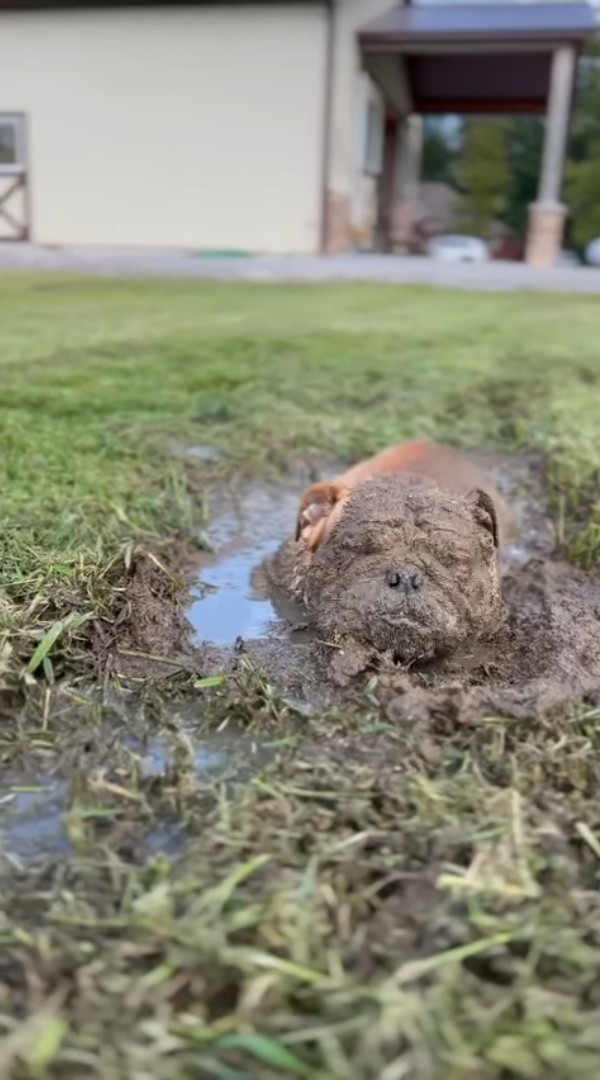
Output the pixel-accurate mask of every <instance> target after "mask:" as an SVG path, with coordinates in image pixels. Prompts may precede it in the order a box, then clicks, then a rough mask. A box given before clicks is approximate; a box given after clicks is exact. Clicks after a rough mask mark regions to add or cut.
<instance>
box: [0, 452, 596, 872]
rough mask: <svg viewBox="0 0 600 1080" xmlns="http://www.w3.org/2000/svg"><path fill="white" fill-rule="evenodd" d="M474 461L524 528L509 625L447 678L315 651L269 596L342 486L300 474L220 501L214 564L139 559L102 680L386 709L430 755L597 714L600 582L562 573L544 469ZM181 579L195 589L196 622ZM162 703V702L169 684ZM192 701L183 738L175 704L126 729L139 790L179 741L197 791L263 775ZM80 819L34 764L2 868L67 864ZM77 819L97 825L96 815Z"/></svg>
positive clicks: (178, 831)
mask: <svg viewBox="0 0 600 1080" xmlns="http://www.w3.org/2000/svg"><path fill="white" fill-rule="evenodd" d="M476 460H477V463H478V464H480V465H481V466H482V467H483V468H485V469H486V470H487V471H488V472H489V473H490V475H491V478H492V480H493V481H494V482H495V483H496V485H497V486H498V488H499V490H500V491H501V492H502V494H503V495H504V496H505V497H506V499H507V500H508V502H509V503H510V505H511V507H512V508H513V510H514V512H515V517H516V521H517V530H516V535H515V538H514V539H513V540H512V541H511V543H510V544H509V545H508V546H507V547H506V549H505V550H504V552H503V555H502V568H503V590H504V594H505V597H506V602H507V620H506V624H505V626H504V628H503V630H502V632H501V633H500V634H499V635H498V637H497V639H496V640H495V641H494V642H493V643H492V644H490V645H486V646H482V647H481V648H478V649H477V650H472V651H471V652H470V653H468V654H463V655H461V656H457V657H454V658H453V659H452V660H451V661H447V662H445V663H431V664H429V665H425V666H423V667H422V668H421V669H418V668H416V667H413V668H408V669H407V668H403V667H401V666H399V665H398V664H394V663H392V662H391V660H390V659H389V658H388V657H385V656H383V657H379V658H378V659H376V660H375V661H374V660H373V657H372V656H370V657H365V656H363V655H361V654H360V650H359V651H358V653H357V654H354V653H353V651H352V650H351V649H345V650H342V649H333V648H331V647H330V646H327V645H325V644H324V643H323V642H320V641H318V640H315V638H314V636H313V635H312V633H311V632H310V630H308V628H307V627H306V624H305V622H304V618H305V617H304V613H303V611H302V609H301V608H299V607H298V605H296V604H294V603H292V602H291V601H290V600H289V598H288V597H287V595H286V594H285V592H282V591H281V590H277V589H275V588H274V587H273V581H272V577H271V576H270V574H269V573H268V571H267V565H268V561H269V559H270V557H271V556H272V555H273V553H274V552H275V551H276V550H277V549H278V547H279V546H280V545H281V544H282V543H283V542H284V541H285V540H286V539H287V538H289V536H290V533H291V531H292V529H293V525H294V520H295V511H296V507H297V500H298V495H299V493H300V491H301V490H302V489H303V487H304V486H305V485H306V483H307V481H309V480H313V479H315V478H318V477H319V475H332V474H333V471H334V470H330V471H327V470H325V469H324V470H319V472H317V473H316V472H315V471H314V470H313V471H312V472H311V473H310V475H308V474H307V473H306V472H303V471H301V470H300V471H299V473H298V474H297V475H295V476H294V477H292V478H291V479H290V482H289V484H288V485H276V484H253V485H249V484H246V485H245V486H244V487H243V489H240V490H239V491H237V492H231V491H230V492H229V494H228V495H227V497H226V498H221V499H218V500H217V499H215V501H214V502H213V504H212V506H210V507H209V509H210V515H209V522H210V523H209V526H208V529H207V533H206V540H207V541H208V544H209V545H210V548H211V550H210V551H203V552H200V553H199V554H198V556H197V558H196V559H195V560H191V559H190V551H189V547H185V548H184V547H182V549H181V551H175V552H173V553H172V557H171V559H170V560H166V559H165V560H163V559H161V558H156V557H154V556H152V555H151V554H150V553H147V552H146V553H141V554H138V555H137V556H136V558H135V559H134V561H133V563H132V565H131V566H130V568H129V570H128V572H127V576H126V580H125V581H124V582H123V590H122V596H123V600H122V604H121V606H120V608H119V609H118V610H117V612H116V614H115V617H114V620H113V622H112V625H110V626H103V625H101V626H99V627H98V628H97V630H96V640H95V641H94V649H95V655H96V662H97V665H98V670H99V671H103V672H108V673H109V675H111V676H116V677H117V678H120V677H121V676H122V675H125V677H127V678H129V677H132V678H133V682H134V683H135V681H136V679H140V680H144V679H145V678H147V676H148V675H149V674H150V675H152V676H153V677H160V676H165V675H169V676H170V675H171V674H177V673H178V672H179V673H184V674H186V673H187V674H188V675H190V676H191V677H192V679H195V680H198V679H200V680H202V679H205V678H207V677H208V678H211V677H214V676H219V677H221V676H222V675H224V676H225V679H226V681H227V677H228V676H230V675H234V676H236V675H237V673H239V671H240V669H241V667H242V665H243V664H249V665H250V667H251V668H252V670H254V671H255V672H258V673H259V674H260V675H261V676H262V677H264V679H265V681H266V683H268V684H270V685H271V686H274V687H275V689H276V690H277V691H278V693H279V695H280V698H281V700H282V701H283V702H284V704H285V703H287V704H288V705H289V706H291V708H292V712H293V713H294V715H298V716H299V715H300V714H302V713H305V712H309V713H310V712H311V711H312V712H314V713H315V715H318V714H320V713H321V712H322V710H323V708H325V707H327V706H329V705H333V706H338V705H340V704H341V705H347V704H354V703H360V704H361V706H363V707H364V705H365V702H366V701H367V702H368V704H369V707H370V708H371V709H372V708H373V707H378V709H379V710H381V712H380V716H381V722H384V723H388V724H389V723H391V724H393V725H394V727H396V726H398V725H407V724H408V725H410V726H411V731H413V730H414V733H415V735H417V734H418V733H419V732H421V733H422V737H423V740H424V741H425V742H427V743H428V744H429V741H431V740H433V743H436V742H438V741H439V740H440V739H441V740H443V739H444V737H445V736H446V735H451V734H452V732H453V731H455V730H456V729H457V727H461V726H464V725H469V724H470V723H471V722H472V721H475V720H476V718H477V717H480V716H481V715H482V714H484V715H490V714H501V715H507V716H514V717H518V718H534V717H537V716H539V715H541V714H545V713H548V712H551V711H552V710H554V709H557V708H558V707H561V708H564V706H565V704H569V703H573V702H580V701H582V700H583V701H586V702H588V703H591V704H592V705H595V704H596V703H597V702H598V701H600V578H599V577H598V576H596V575H592V574H587V573H585V572H584V571H582V570H581V569H579V568H577V567H575V566H573V565H571V564H569V563H567V562H565V561H564V560H563V559H561V557H560V553H559V552H558V551H557V545H556V538H555V534H554V529H553V526H552V522H551V518H550V515H549V513H548V499H547V491H546V485H545V479H544V462H543V459H542V458H541V457H540V456H539V455H536V454H528V455H522V456H510V457H509V456H500V455H484V454H479V455H477V457H476ZM178 578H182V579H183V581H184V582H185V585H186V586H187V587H188V589H189V598H190V603H189V605H188V606H187V607H186V606H185V599H186V594H185V592H183V593H182V591H181V588H180V587H178V583H177V579H178ZM115 640H116V641H117V643H118V644H117V647H116V648H115ZM167 681H168V680H167ZM365 690H366V691H367V696H366V697H365ZM162 692H164V693H166V694H167V695H168V694H169V687H168V685H167V686H166V689H165V688H164V687H163V691H162ZM193 696H194V699H195V703H194V709H193V710H192V713H190V714H189V715H188V716H187V719H186V721H185V722H184V724H183V728H182V726H181V723H180V720H179V719H178V720H177V724H176V725H175V727H176V728H177V732H178V734H177V736H176V737H174V736H173V734H172V732H171V733H170V732H169V727H170V725H169V720H168V716H169V709H170V706H169V705H168V704H167V706H166V709H165V711H164V713H163V715H162V717H161V721H160V727H159V730H158V731H157V730H156V729H155V730H154V731H153V733H152V734H149V733H148V727H147V725H146V724H145V722H144V720H143V717H140V716H136V715H135V714H131V715H130V716H129V718H128V719H127V722H126V723H125V725H124V726H123V728H122V730H119V731H118V732H116V733H115V731H114V730H113V731H112V735H111V737H112V740H113V744H112V748H111V751H110V757H111V760H112V761H114V760H115V759H119V760H122V757H119V755H123V754H125V755H126V756H127V757H128V758H129V759H130V758H131V757H134V758H136V760H137V762H138V770H139V775H140V776H141V777H142V778H143V779H144V781H145V782H150V781H151V780H152V778H153V777H154V778H158V779H160V778H165V777H168V776H169V775H170V773H171V772H172V770H173V767H174V762H175V761H176V760H178V755H180V750H181V738H182V737H183V740H184V742H185V745H186V748H187V749H186V755H187V768H188V769H189V770H191V773H192V774H193V775H194V776H195V777H196V778H198V779H200V780H214V779H217V780H220V779H222V778H232V779H234V780H235V779H239V778H241V779H243V778H244V777H246V778H248V776H250V775H252V774H253V773H254V772H256V771H259V770H260V769H261V768H262V766H263V765H264V764H265V762H266V761H268V756H269V751H268V749H267V748H266V747H265V746H264V745H261V743H260V742H259V743H258V744H257V743H256V742H255V741H254V740H253V739H252V738H251V737H250V736H249V735H248V734H247V733H246V732H244V730H243V729H242V730H239V731H237V732H234V731H230V730H228V731H227V732H225V733H223V732H221V733H211V732H210V731H208V733H207V729H206V727H205V726H203V709H204V706H203V700H202V697H203V695H202V693H199V692H198V691H195V693H194V695H193ZM236 707H239V702H238V705H237V706H236ZM249 709H250V711H251V708H250V706H249ZM194 710H195V711H194ZM382 714H383V715H382ZM178 715H179V714H178ZM299 722H300V723H301V722H302V721H301V720H299ZM171 726H172V725H171ZM182 731H183V736H182ZM136 732H137V734H136ZM340 737H341V736H339V735H338V741H339V738H340ZM340 745H341V744H340ZM362 745H363V744H361V746H362ZM332 749H333V748H332ZM362 752H363V751H361V753H362ZM73 754H76V751H75V750H74V751H73ZM106 754H108V750H106ZM127 767H129V766H127ZM109 775H110V772H109ZM72 807H73V792H72V770H71V769H70V767H69V760H68V755H67V758H65V755H64V754H63V755H62V757H60V755H59V758H58V761H57V765H56V768H54V767H53V766H52V765H48V764H47V763H46V762H42V763H41V764H40V766H39V767H37V766H35V765H34V766H32V765H31V762H28V763H27V765H26V766H25V765H24V766H23V768H22V769H17V768H15V769H14V770H13V771H11V772H8V773H7V774H6V775H5V777H4V778H3V788H2V792H1V794H0V851H1V852H2V860H3V862H4V865H5V867H6V866H7V865H8V866H11V865H15V864H18V862H19V860H30V859H32V858H33V859H35V858H37V857H38V856H41V855H42V853H43V854H44V855H45V856H48V855H49V854H54V855H56V856H58V857H60V856H61V855H62V854H64V853H65V852H67V851H68V850H69V848H70V846H71V845H72V843H73V810H72ZM84 810H85V812H86V813H91V814H93V805H91V806H90V805H88V806H87V808H86V807H85V806H84ZM75 822H76V824H77V817H76V818H75ZM76 831H77V830H76V829H75V832H76ZM139 837H141V839H139V838H138V841H137V842H138V843H139V844H141V845H142V847H143V849H144V850H145V851H146V852H150V853H151V852H153V851H157V850H166V851H175V850H177V849H178V847H179V846H181V845H182V844H183V843H185V827H184V826H182V825H181V822H179V823H176V822H175V821H174V820H173V821H170V820H169V819H168V815H167V817H165V819H164V820H163V819H161V820H160V821H149V822H146V824H145V825H144V828H143V829H141V830H140V832H139Z"/></svg>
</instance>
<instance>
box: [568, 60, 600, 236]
mask: <svg viewBox="0 0 600 1080" xmlns="http://www.w3.org/2000/svg"><path fill="white" fill-rule="evenodd" d="M599 54H600V48H599V46H598V43H595V44H594V46H593V48H592V49H591V50H590V55H588V56H587V57H586V58H584V60H583V61H582V63H581V67H580V82H579V88H578V89H579V93H578V97H577V99H576V103H575V109H574V112H573V120H572V124H571V136H570V139H569V159H568V161H567V164H566V168H565V184H564V194H565V201H566V203H567V206H568V207H569V213H570V221H569V233H570V236H571V239H572V242H573V243H574V245H575V246H576V247H577V248H579V249H580V250H581V249H583V248H585V246H586V244H588V243H589V241H590V240H593V239H594V238H595V237H596V236H600V60H599Z"/></svg>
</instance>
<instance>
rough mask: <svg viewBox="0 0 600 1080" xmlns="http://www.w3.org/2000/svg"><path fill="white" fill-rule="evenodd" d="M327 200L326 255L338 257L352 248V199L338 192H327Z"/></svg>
mask: <svg viewBox="0 0 600 1080" xmlns="http://www.w3.org/2000/svg"><path fill="white" fill-rule="evenodd" d="M325 199H326V205H325V223H326V224H325V237H324V240H325V253H326V254H327V255H337V254H339V253H340V252H344V251H349V250H350V249H351V247H352V227H351V222H350V198H349V196H348V195H342V194H340V193H339V192H336V191H327V192H326V195H325Z"/></svg>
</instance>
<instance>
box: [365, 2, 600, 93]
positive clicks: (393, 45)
mask: <svg viewBox="0 0 600 1080" xmlns="http://www.w3.org/2000/svg"><path fill="white" fill-rule="evenodd" d="M595 30H596V23H595V21H594V16H593V13H592V9H591V8H590V6H589V5H588V4H587V3H582V2H565V3H510V2H509V3H504V4H494V5H489V4H485V5H484V4H473V5H457V6H454V5H452V6H448V5H446V4H444V5H441V4H436V5H427V6H415V7H407V6H401V7H395V8H392V9H391V10H390V11H388V12H386V13H385V14H384V15H382V16H380V17H379V18H378V19H375V20H374V21H373V22H371V23H368V24H367V25H366V26H365V27H363V28H362V29H361V30H360V31H359V34H358V40H359V44H360V47H361V51H362V55H363V60H364V63H365V66H366V67H367V70H369V71H370V72H371V74H372V75H373V77H374V78H375V79H376V80H377V81H378V82H379V81H380V79H379V72H380V71H381V70H382V66H383V58H384V57H385V58H386V59H385V65H386V67H387V71H388V82H389V80H390V75H389V71H390V64H395V65H397V67H398V68H399V69H402V70H403V73H404V76H405V78H406V80H407V82H408V86H409V92H410V98H411V108H412V110H413V111H414V112H417V113H424V114H427V113H438V114H439V113H452V112H455V113H524V112H526V113H537V112H543V111H544V110H545V108H546V102H547V97H548V87H549V80H550V64H551V59H552V54H553V53H554V51H555V50H556V49H557V48H558V47H559V46H560V45H571V46H573V47H574V48H575V49H576V50H577V51H579V50H580V49H581V48H582V46H583V45H584V44H585V42H586V41H587V40H588V39H589V38H590V37H591V36H592V34H593V33H594V32H595Z"/></svg>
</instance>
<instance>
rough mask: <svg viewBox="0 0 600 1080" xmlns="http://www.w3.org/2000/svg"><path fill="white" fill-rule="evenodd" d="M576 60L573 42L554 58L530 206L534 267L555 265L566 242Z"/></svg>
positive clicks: (530, 256) (530, 255)
mask: <svg viewBox="0 0 600 1080" xmlns="http://www.w3.org/2000/svg"><path fill="white" fill-rule="evenodd" d="M575 62H576V57H575V49H574V48H573V46H572V45H561V46H560V48H558V49H557V50H556V52H555V53H554V54H553V57H552V68H551V73H550V91H549V94H548V110H547V114H546V133H545V138H544V150H543V154H542V167H541V172H540V183H539V188H538V198H537V202H535V203H533V204H532V205H531V206H530V208H529V229H528V234H527V247H526V253H525V259H526V261H527V262H528V263H529V264H530V265H531V266H541V267H548V266H553V265H554V263H555V261H556V257H557V255H558V253H559V251H560V249H561V245H562V238H563V231H564V223H565V215H566V207H565V206H564V205H563V203H562V202H561V201H560V192H561V185H562V176H563V168H564V160H565V151H566V146H567V134H568V129H569V116H570V111H571V96H572V93H573V82H574V78H575Z"/></svg>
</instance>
